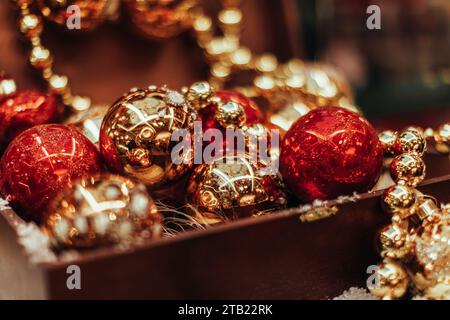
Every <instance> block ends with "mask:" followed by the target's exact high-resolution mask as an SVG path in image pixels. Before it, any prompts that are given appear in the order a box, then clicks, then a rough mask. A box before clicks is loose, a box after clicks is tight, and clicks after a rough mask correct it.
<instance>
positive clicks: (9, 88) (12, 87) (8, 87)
mask: <svg viewBox="0 0 450 320" xmlns="http://www.w3.org/2000/svg"><path fill="white" fill-rule="evenodd" d="M16 90H17V85H16V82H15V81H14V79H13V78H11V77H10V76H8V75H7V74H6V73H4V72H2V71H0V99H1V98H4V97H6V96H9V95H11V94H14V93H16Z"/></svg>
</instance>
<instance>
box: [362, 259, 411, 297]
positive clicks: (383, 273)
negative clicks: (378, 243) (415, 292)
mask: <svg viewBox="0 0 450 320" xmlns="http://www.w3.org/2000/svg"><path fill="white" fill-rule="evenodd" d="M376 275H377V280H378V281H377V282H378V283H377V284H376V285H375V286H374V287H372V288H369V289H370V292H371V293H372V294H373V295H374V296H376V297H379V298H382V299H384V300H391V299H399V298H401V297H403V296H404V295H405V294H406V292H407V290H408V284H409V278H408V274H407V273H406V271H405V269H404V268H403V266H402V265H401V264H399V263H397V262H395V261H394V260H391V259H385V260H384V261H383V262H382V263H380V264H379V265H378V270H377V274H376Z"/></svg>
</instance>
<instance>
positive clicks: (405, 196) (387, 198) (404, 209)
mask: <svg viewBox="0 0 450 320" xmlns="http://www.w3.org/2000/svg"><path fill="white" fill-rule="evenodd" d="M382 201H383V204H384V207H385V208H386V209H387V211H388V212H389V213H392V214H394V215H399V216H400V217H401V218H402V219H404V218H406V217H408V216H409V215H411V214H412V209H413V208H414V204H415V202H416V193H415V191H414V189H413V188H411V187H408V186H406V185H394V186H392V187H390V188H388V189H386V191H385V192H384V193H383V196H382Z"/></svg>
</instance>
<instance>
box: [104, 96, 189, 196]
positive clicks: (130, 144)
mask: <svg viewBox="0 0 450 320" xmlns="http://www.w3.org/2000/svg"><path fill="white" fill-rule="evenodd" d="M195 116H196V113H195V111H194V110H193V109H192V108H191V107H190V105H189V104H188V103H187V102H186V100H185V99H184V97H183V96H182V95H181V94H180V93H178V92H177V91H173V90H169V89H167V88H165V87H162V88H157V87H149V88H147V89H135V90H132V91H131V92H129V93H128V94H126V95H124V96H123V97H122V98H121V99H119V100H118V101H117V102H116V103H114V105H113V106H112V107H110V108H109V110H108V112H107V113H106V115H105V117H104V119H103V122H102V125H101V128H100V151H101V153H102V155H103V158H104V160H105V162H106V164H107V166H108V167H109V168H110V169H111V170H113V171H115V172H118V173H123V174H126V175H128V176H132V177H135V178H137V179H138V180H140V181H142V182H143V183H144V184H145V185H146V186H147V187H149V188H150V189H161V188H163V187H167V186H169V185H170V184H172V183H174V182H176V181H179V180H180V179H181V178H182V177H183V176H184V175H185V174H187V173H188V171H189V170H190V169H191V168H192V166H193V152H192V150H191V148H183V149H180V152H179V153H177V154H174V155H172V151H173V148H174V147H175V146H178V145H179V144H183V142H179V141H180V140H181V139H185V138H187V135H188V134H190V133H191V130H192V129H193V121H194V119H195ZM173 135H174V136H173ZM175 135H176V137H175ZM172 139H173V141H172ZM177 139H179V140H177ZM186 140H187V139H186ZM189 146H190V144H189ZM172 156H174V157H172ZM172 158H173V159H172Z"/></svg>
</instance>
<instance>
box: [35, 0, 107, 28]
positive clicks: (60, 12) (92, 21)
mask: <svg viewBox="0 0 450 320" xmlns="http://www.w3.org/2000/svg"><path fill="white" fill-rule="evenodd" d="M114 2H115V1H113V0H64V1H55V0H37V1H36V3H37V6H38V8H39V10H40V11H41V14H42V15H43V16H44V17H46V18H47V19H48V20H51V21H53V22H56V23H57V24H60V25H64V26H65V25H66V24H67V23H68V19H69V18H70V17H71V16H75V15H76V14H78V15H79V16H76V17H78V18H79V21H80V24H81V29H93V28H94V27H96V26H97V25H99V24H100V23H101V22H102V21H103V20H105V19H106V17H107V16H108V12H109V11H110V10H111V5H113V4H114Z"/></svg>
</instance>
